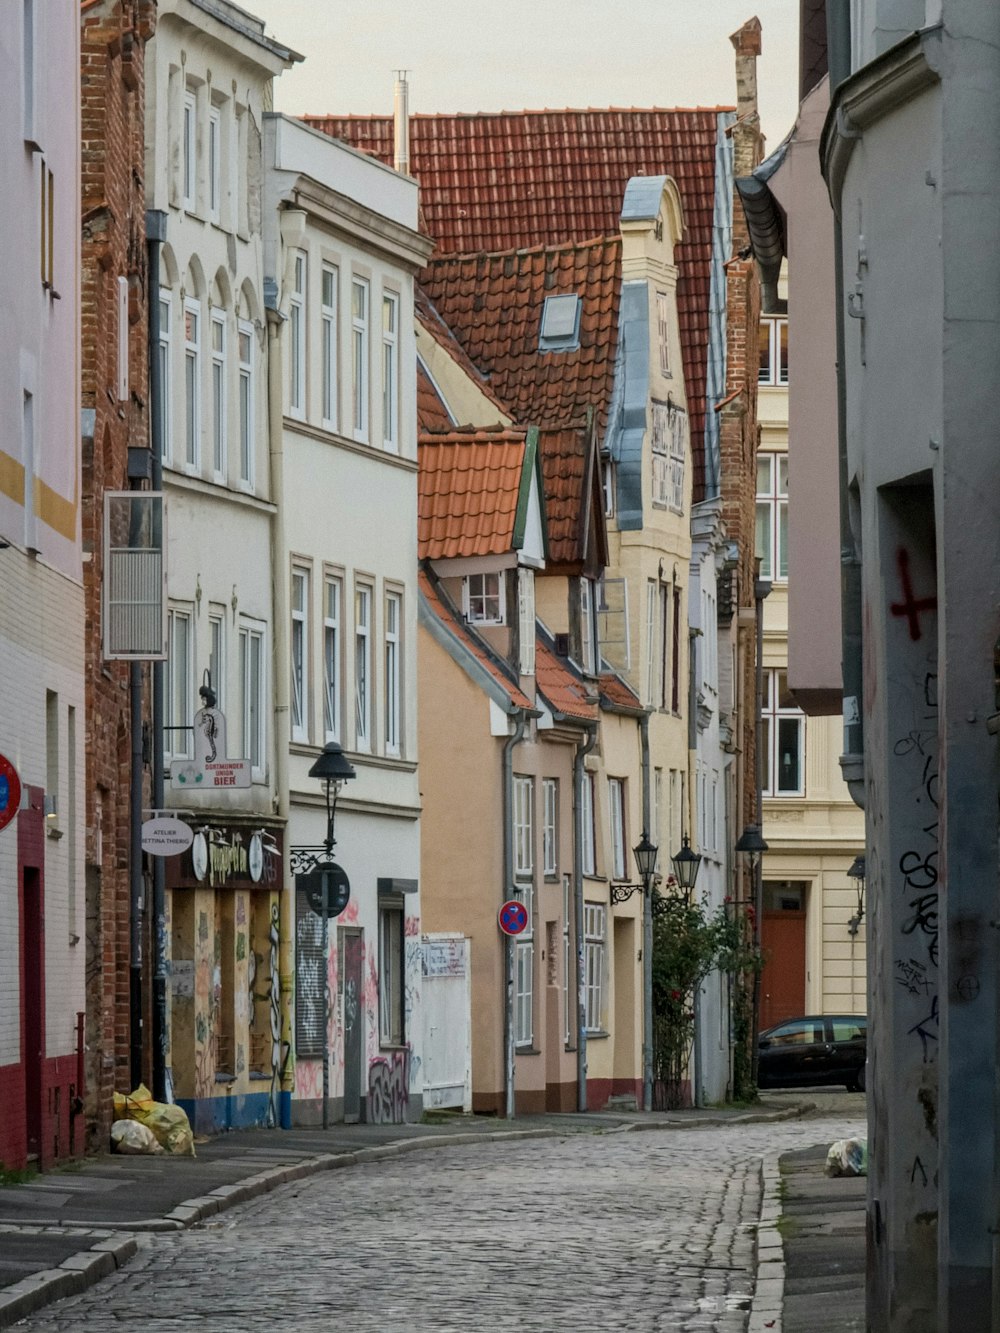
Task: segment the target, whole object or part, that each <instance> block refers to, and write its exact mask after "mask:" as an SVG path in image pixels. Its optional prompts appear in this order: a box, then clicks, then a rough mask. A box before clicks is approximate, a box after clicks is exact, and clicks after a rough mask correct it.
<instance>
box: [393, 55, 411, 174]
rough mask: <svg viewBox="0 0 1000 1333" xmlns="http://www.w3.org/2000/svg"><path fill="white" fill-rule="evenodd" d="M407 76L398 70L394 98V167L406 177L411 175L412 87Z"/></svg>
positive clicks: (405, 72) (403, 70)
mask: <svg viewBox="0 0 1000 1333" xmlns="http://www.w3.org/2000/svg"><path fill="white" fill-rule="evenodd" d="M406 74H407V71H406V70H405V69H398V70H396V82H395V85H394V86H393V96H392V122H393V131H394V133H393V153H392V165H393V166H394V167H395V168H396V170H397V171H398V172H401V173H402V175H404V176H408V175H409V174H410V85H409V84H408V83H407V81H406Z"/></svg>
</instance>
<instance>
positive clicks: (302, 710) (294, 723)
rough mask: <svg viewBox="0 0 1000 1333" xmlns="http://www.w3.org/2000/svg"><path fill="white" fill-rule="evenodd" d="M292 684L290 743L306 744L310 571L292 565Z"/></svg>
mask: <svg viewBox="0 0 1000 1333" xmlns="http://www.w3.org/2000/svg"><path fill="white" fill-rule="evenodd" d="M290 606H291V620H292V623H291V627H290V628H291V635H290V639H289V649H290V655H291V664H290V669H291V678H290V681H289V684H290V685H291V691H290V697H289V720H290V723H291V736H292V740H293V741H299V742H300V743H302V744H308V742H309V570H308V568H306V566H305V565H292V587H291V599H290Z"/></svg>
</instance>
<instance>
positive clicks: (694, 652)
mask: <svg viewBox="0 0 1000 1333" xmlns="http://www.w3.org/2000/svg"><path fill="white" fill-rule="evenodd" d="M699 634H701V635H702V636H706V635H707V634H708V627H707V626H705V627H704V628H703V629H701V630H698V629H694V628H689V629H688V754H689V755H690V754H694V756H695V772H697V760H698V682H697V678H696V670H695V669H696V667H697V663H698V645H697V641H698V635H699ZM691 776H692V774H691V763H690V760H689V761H688V791H689V792H691V791H694V790H695V783H694V782H692V781H691ZM696 802H697V798H696ZM697 813H698V808H697V803H696V804H695V810H694V814H695V815H697ZM688 827H689V828H691V829H694V828H696V827H697V825H696V824H695V822H694V819H692V820H691V821H690V822H689V824H688ZM667 852H668V854H670V855H672V854H673V849H672V848H669V847H668V848H667ZM692 1008H693V1009H694V1042H693V1044H692V1047H691V1101H692V1104H693V1105H694V1106H704V1104H705V1090H704V1088H703V1087H702V1073H701V1071H702V1068H703V1059H704V1057H703V1056H702V1050H701V1035H702V1034H701V982H700V981H699V982H698V984H697V985H696V986H695V988H694V997H693V1004H692Z"/></svg>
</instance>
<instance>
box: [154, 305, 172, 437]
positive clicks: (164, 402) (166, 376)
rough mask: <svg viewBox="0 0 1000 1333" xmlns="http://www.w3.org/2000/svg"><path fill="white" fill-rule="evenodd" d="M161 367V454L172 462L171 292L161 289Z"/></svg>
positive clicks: (157, 354)
mask: <svg viewBox="0 0 1000 1333" xmlns="http://www.w3.org/2000/svg"><path fill="white" fill-rule="evenodd" d="M156 356H157V360H158V362H159V367H160V432H161V435H160V454H161V457H162V459H163V461H164V463H169V462H170V452H171V451H170V396H171V392H172V381H171V377H170V293H169V291H165V290H164V289H163V288H161V289H160V336H159V338H158V340H157V344H156Z"/></svg>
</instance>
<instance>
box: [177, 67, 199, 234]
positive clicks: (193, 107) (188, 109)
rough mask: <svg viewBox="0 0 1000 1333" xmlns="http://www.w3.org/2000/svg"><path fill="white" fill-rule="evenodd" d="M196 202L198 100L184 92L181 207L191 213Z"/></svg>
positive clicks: (186, 91) (191, 93)
mask: <svg viewBox="0 0 1000 1333" xmlns="http://www.w3.org/2000/svg"><path fill="white" fill-rule="evenodd" d="M197 201H198V98H197V96H196V95H195V93H194V92H193V91H192V90H191V89H190V88H185V90H184V104H183V110H182V113H181V207H182V208H183V209H184V211H185V213H193V212H195V210H196V208H197Z"/></svg>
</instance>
